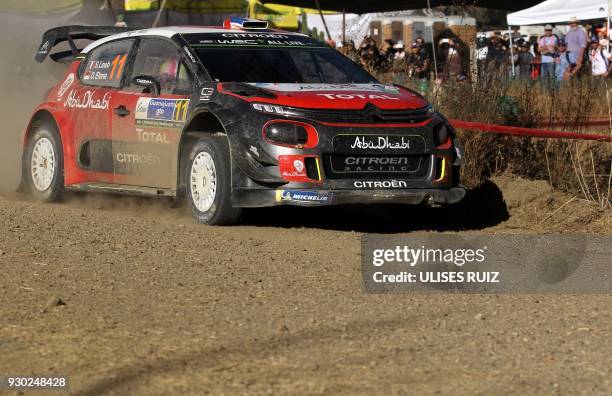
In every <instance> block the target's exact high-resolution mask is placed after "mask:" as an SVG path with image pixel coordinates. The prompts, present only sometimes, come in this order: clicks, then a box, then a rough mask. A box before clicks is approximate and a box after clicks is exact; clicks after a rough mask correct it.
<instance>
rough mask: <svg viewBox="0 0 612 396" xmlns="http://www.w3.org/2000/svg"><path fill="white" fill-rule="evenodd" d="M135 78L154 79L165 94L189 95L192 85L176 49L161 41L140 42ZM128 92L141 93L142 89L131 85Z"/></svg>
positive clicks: (170, 44)
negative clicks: (146, 77)
mask: <svg viewBox="0 0 612 396" xmlns="http://www.w3.org/2000/svg"><path fill="white" fill-rule="evenodd" d="M136 76H150V77H155V78H156V79H157V80H158V81H159V83H160V85H161V92H162V93H165V94H189V93H190V92H191V89H192V85H193V84H192V83H193V79H192V78H191V75H190V72H189V70H188V69H187V66H186V65H185V63H184V62H183V61H182V59H181V55H180V53H179V50H178V48H176V47H175V46H174V45H172V43H170V42H168V41H166V40H161V39H143V40H142V41H141V42H140V46H139V48H138V53H137V54H136V59H135V61H134V68H133V72H132V78H134V77H136ZM130 91H136V92H142V88H141V87H136V86H134V85H132V86H130Z"/></svg>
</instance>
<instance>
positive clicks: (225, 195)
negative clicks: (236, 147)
mask: <svg viewBox="0 0 612 396" xmlns="http://www.w3.org/2000/svg"><path fill="white" fill-rule="evenodd" d="M196 159H198V161H199V162H198V163H201V162H200V161H202V160H208V159H212V162H213V164H214V173H215V176H216V192H215V193H214V199H209V201H208V204H204V203H202V201H201V200H199V199H198V197H200V195H199V194H198V192H197V190H196V192H195V193H194V188H195V187H197V183H202V185H203V186H207V184H206V183H207V182H208V181H207V180H206V178H200V179H196V178H195V176H197V171H194V172H195V176H194V177H192V170H193V169H194V163H195V161H196ZM196 168H197V167H196ZM185 186H186V195H187V202H188V203H189V207H190V208H191V212H192V214H193V216H194V217H195V219H196V220H197V221H198V222H199V223H202V224H208V225H232V224H236V223H237V222H238V220H239V219H240V215H241V213H242V210H241V209H240V208H234V207H232V170H231V157H230V148H229V144H228V141H227V137H226V136H224V135H217V136H206V137H203V138H201V139H199V140H198V141H197V142H196V143H195V144H194V145H193V147H192V149H191V152H190V153H189V157H188V159H187V161H186V169H185ZM208 186H209V185H208ZM209 197H212V195H210V196H209ZM196 201H198V202H197V203H196ZM211 202H212V204H211ZM207 206H210V207H207Z"/></svg>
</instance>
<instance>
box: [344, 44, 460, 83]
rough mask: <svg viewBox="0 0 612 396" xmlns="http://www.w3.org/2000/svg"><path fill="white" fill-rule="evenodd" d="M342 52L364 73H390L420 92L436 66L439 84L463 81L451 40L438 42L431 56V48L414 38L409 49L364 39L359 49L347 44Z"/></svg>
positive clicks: (458, 55)
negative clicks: (410, 82)
mask: <svg viewBox="0 0 612 396" xmlns="http://www.w3.org/2000/svg"><path fill="white" fill-rule="evenodd" d="M343 52H344V53H345V55H347V56H348V57H350V58H352V59H353V60H354V61H355V62H357V63H359V64H361V65H362V66H363V67H364V68H366V69H368V70H372V71H375V72H377V73H387V72H394V73H396V74H398V75H401V76H402V77H405V78H408V79H413V80H416V81H418V82H420V85H421V86H422V87H423V89H426V87H427V85H428V83H429V81H430V80H431V79H432V78H434V70H436V65H437V66H438V67H437V70H436V71H437V76H438V79H439V81H440V82H444V81H447V80H449V79H456V80H458V81H463V80H465V79H466V77H465V72H464V67H463V58H462V55H461V51H459V50H458V48H457V44H456V42H455V40H453V39H452V38H443V39H441V40H440V41H439V46H438V50H437V51H436V54H435V56H434V54H433V51H432V49H431V45H430V44H428V43H426V42H425V40H424V39H423V38H422V37H417V38H416V40H415V41H414V42H412V43H410V44H409V45H405V44H404V43H403V42H402V41H398V42H393V41H392V40H385V41H384V42H383V43H382V44H381V45H380V46H379V45H377V42H376V40H374V39H373V38H371V37H366V38H365V39H364V41H363V42H362V43H361V46H360V47H359V48H356V47H355V45H354V43H352V42H349V43H347V44H346V45H345V46H344V47H343ZM434 62H437V64H434Z"/></svg>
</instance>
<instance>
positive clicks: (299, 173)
mask: <svg viewBox="0 0 612 396" xmlns="http://www.w3.org/2000/svg"><path fill="white" fill-rule="evenodd" d="M83 40H89V41H93V42H91V43H90V44H89V45H87V46H86V47H85V48H84V49H82V50H81V49H79V43H81V42H83ZM59 44H62V45H63V46H65V47H67V48H68V50H67V51H61V48H60V47H58V45H59ZM54 48H55V51H54ZM49 56H50V57H51V58H52V59H53V60H55V61H59V62H66V63H68V64H69V66H68V68H67V71H66V73H65V75H64V77H63V78H62V79H61V81H59V83H58V84H57V85H56V86H54V87H53V88H52V89H51V90H50V91H49V93H48V95H47V97H46V100H45V101H44V103H42V104H41V105H40V106H39V107H38V108H37V109H36V110H35V113H34V115H33V116H32V118H31V121H30V123H29V126H28V127H27V131H26V133H25V137H24V147H25V150H24V160H23V170H24V172H23V174H24V178H25V179H24V180H25V184H26V185H27V186H28V187H29V189H30V190H31V192H32V193H33V195H34V196H35V197H37V198H38V199H40V200H43V201H53V200H57V199H59V198H60V197H61V194H62V192H63V191H64V190H79V191H100V192H115V193H123V194H141V195H154V196H170V197H176V198H181V197H185V198H186V200H187V201H188V204H189V206H190V207H191V210H192V212H193V214H194V216H195V218H196V219H197V220H198V221H199V222H201V223H206V224H231V223H235V222H236V221H238V220H239V217H240V213H241V209H242V208H252V207H265V206H274V205H303V206H319V205H338V204H352V203H358V204H368V203H394V204H420V203H426V204H430V205H443V204H452V203H456V202H458V201H460V200H461V199H462V198H463V197H464V195H465V190H464V189H463V188H462V187H461V186H460V183H459V168H460V166H461V165H462V161H463V152H462V149H461V144H460V142H459V141H458V140H457V138H456V135H455V132H454V130H453V128H452V127H451V126H450V125H449V123H448V121H447V120H446V119H445V118H444V117H443V116H442V115H440V114H439V113H438V112H436V111H435V110H434V109H433V108H432V106H430V105H429V104H428V103H427V101H426V100H425V99H424V98H423V97H422V96H420V95H418V94H417V93H415V92H412V91H411V90H409V89H406V88H404V87H401V86H394V85H386V84H381V83H379V82H378V81H377V80H376V79H375V78H374V77H372V76H371V75H370V74H368V73H367V72H365V71H364V70H363V69H362V68H360V67H359V66H358V65H356V64H355V63H353V62H352V61H350V60H349V59H348V58H346V57H345V56H343V55H342V54H340V53H339V52H337V51H336V50H334V49H332V48H329V47H328V46H326V45H325V44H323V43H321V42H319V41H316V40H313V39H311V38H309V37H307V36H305V35H302V34H297V33H289V32H284V31H279V30H273V29H269V28H268V26H267V23H266V22H262V21H258V20H252V19H244V18H234V19H232V20H228V21H226V22H225V24H224V26H222V27H218V28H204V27H167V28H155V29H147V30H137V31H130V30H128V29H121V28H106V27H83V26H68V27H61V28H56V29H52V30H50V31H48V32H47V33H45V35H44V37H43V40H42V43H41V46H40V48H39V49H38V53H37V54H36V60H37V61H39V62H42V61H44V60H45V59H46V58H47V57H49Z"/></svg>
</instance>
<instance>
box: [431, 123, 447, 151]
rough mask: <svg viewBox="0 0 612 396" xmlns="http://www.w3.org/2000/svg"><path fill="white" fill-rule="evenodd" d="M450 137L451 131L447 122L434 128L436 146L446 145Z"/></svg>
mask: <svg viewBox="0 0 612 396" xmlns="http://www.w3.org/2000/svg"><path fill="white" fill-rule="evenodd" d="M449 139H450V132H449V130H448V126H447V125H446V123H442V124H438V125H437V126H436V127H435V128H434V143H435V145H436V147H439V146H442V145H445V144H446V143H448V140H449Z"/></svg>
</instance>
